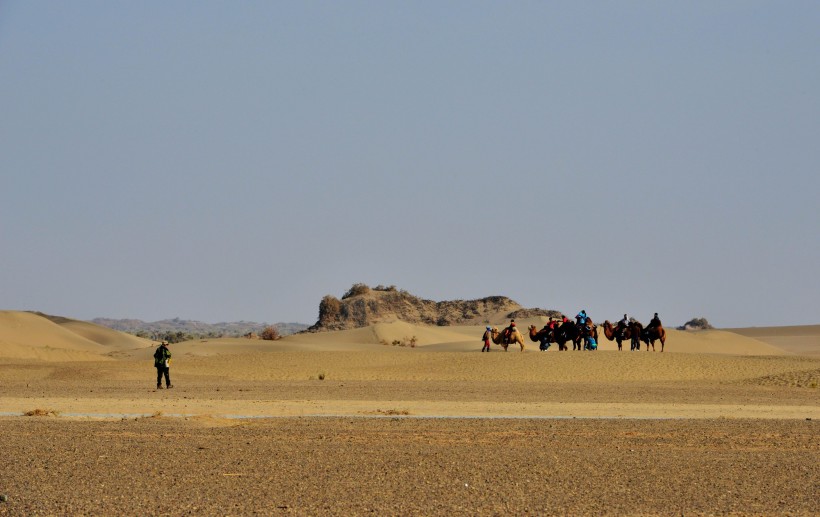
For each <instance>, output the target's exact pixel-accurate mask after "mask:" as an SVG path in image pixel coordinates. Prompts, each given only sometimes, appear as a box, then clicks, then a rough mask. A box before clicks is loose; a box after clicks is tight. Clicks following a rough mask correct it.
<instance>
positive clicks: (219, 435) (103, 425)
mask: <svg viewBox="0 0 820 517" xmlns="http://www.w3.org/2000/svg"><path fill="white" fill-rule="evenodd" d="M0 433H2V434H3V436H4V438H3V442H2V447H0V453H2V457H3V462H2V463H0V493H2V494H6V495H7V496H8V498H9V500H8V502H5V503H0V514H3V515H34V514H56V515H66V514H94V515H115V514H125V515H145V514H163V515H183V514H188V515H217V514H218V515H237V514H243V515H247V514H254V513H259V514H277V513H282V514H294V515H316V514H335V515H355V514H373V513H376V514H393V515H395V514H405V515H407V514H414V515H450V514H461V515H476V514H481V515H493V514H506V515H512V514H516V515H521V514H526V513H534V514H601V513H606V514H633V515H634V514H665V515H668V514H690V515H691V514H728V513H731V514H756V515H759V514H770V515H774V514H776V515H783V514H802V515H812V514H815V515H816V514H817V512H818V507H817V500H818V496H820V428H818V422H816V421H805V420H803V421H794V420H791V421H777V420H765V421H763V420H518V419H513V420H499V419H495V420H488V419H406V418H392V417H386V418H340V419H339V418H286V419H271V420H258V421H244V422H240V421H225V420H215V419H191V420H183V419H169V418H142V419H136V420H123V421H104V422H93V421H72V420H66V419H62V418H50V417H10V418H3V419H0Z"/></svg>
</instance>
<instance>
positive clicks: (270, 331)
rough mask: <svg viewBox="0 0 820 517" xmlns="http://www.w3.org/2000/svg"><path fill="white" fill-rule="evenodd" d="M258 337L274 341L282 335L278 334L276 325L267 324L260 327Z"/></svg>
mask: <svg viewBox="0 0 820 517" xmlns="http://www.w3.org/2000/svg"><path fill="white" fill-rule="evenodd" d="M259 337H260V338H262V339H264V340H266V341H276V340H277V339H279V338H281V337H282V336H281V335H279V330H278V329H277V328H276V327H274V326H273V325H268V326H267V327H265V328H263V329H262V332H260V333H259Z"/></svg>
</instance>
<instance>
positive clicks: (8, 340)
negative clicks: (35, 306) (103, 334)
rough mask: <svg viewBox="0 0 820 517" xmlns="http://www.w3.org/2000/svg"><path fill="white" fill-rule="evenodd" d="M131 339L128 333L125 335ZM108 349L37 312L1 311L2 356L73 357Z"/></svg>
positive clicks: (94, 355) (99, 354) (95, 354)
mask: <svg viewBox="0 0 820 517" xmlns="http://www.w3.org/2000/svg"><path fill="white" fill-rule="evenodd" d="M123 339H124V340H126V339H128V338H127V337H124V338H123ZM107 352H109V349H107V348H106V347H105V346H104V345H102V344H100V343H98V342H96V341H93V340H91V339H88V338H87V337H85V336H83V335H81V334H78V333H76V332H73V331H72V330H70V329H68V328H65V327H63V326H62V325H60V324H57V323H54V322H52V321H50V320H49V319H47V318H45V317H43V316H39V315H37V314H32V313H27V312H16V311H0V357H6V358H12V359H14V358H17V359H22V358H37V359H42V360H55V361H60V360H63V361H64V360H74V359H83V358H84V359H85V360H88V359H90V358H101V357H103V356H104V355H105V354H106V353H107Z"/></svg>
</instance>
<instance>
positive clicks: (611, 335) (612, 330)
mask: <svg viewBox="0 0 820 517" xmlns="http://www.w3.org/2000/svg"><path fill="white" fill-rule="evenodd" d="M618 330H619V329H618V328H617V327H615V326H613V325H612V323H610V322H609V320H604V335H605V336H606V338H607V339H608V340H610V341H617V342H618V351H620V350H621V343H622V342H623V341H626V340H627V339H630V338H631V337H632V325H631V324H630V325H628V326H627V327H626V328H625V329H624V330H623V332H619V331H618Z"/></svg>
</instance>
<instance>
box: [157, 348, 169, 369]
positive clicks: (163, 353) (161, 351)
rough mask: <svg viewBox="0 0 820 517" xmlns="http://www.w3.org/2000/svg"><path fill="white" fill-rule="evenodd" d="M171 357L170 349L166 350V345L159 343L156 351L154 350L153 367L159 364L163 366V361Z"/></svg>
mask: <svg viewBox="0 0 820 517" xmlns="http://www.w3.org/2000/svg"><path fill="white" fill-rule="evenodd" d="M170 359H171V351H170V350H168V347H167V346H162V345H160V346H159V347H157V350H156V352H154V367H155V368H159V367H160V366H165V361H166V360H170Z"/></svg>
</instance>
